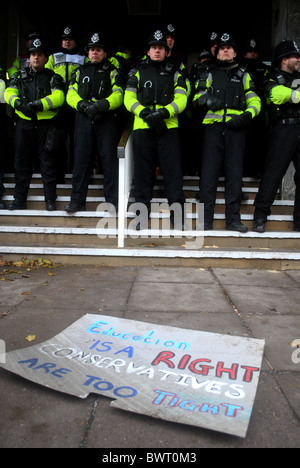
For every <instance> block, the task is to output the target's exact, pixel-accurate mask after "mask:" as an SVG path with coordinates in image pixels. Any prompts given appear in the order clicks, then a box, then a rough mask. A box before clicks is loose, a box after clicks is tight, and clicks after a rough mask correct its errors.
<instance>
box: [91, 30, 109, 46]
mask: <svg viewBox="0 0 300 468" xmlns="http://www.w3.org/2000/svg"><path fill="white" fill-rule="evenodd" d="M91 47H101V48H102V49H104V50H106V44H105V40H104V38H103V36H100V34H99V33H98V32H96V33H94V34H92V35H91V36H90V38H89V41H88V44H87V49H90V48H91Z"/></svg>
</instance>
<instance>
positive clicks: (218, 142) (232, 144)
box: [194, 33, 261, 233]
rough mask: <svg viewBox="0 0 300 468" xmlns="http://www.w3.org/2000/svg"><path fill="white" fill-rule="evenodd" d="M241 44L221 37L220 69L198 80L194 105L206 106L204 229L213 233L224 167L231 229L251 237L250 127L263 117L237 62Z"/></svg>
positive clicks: (202, 192) (202, 186) (202, 188)
mask: <svg viewBox="0 0 300 468" xmlns="http://www.w3.org/2000/svg"><path fill="white" fill-rule="evenodd" d="M236 55H237V53H236V43H235V41H234V38H233V37H232V36H231V35H230V34H227V33H224V34H222V35H220V38H219V41H218V46H217V49H216V58H217V60H216V62H215V67H213V68H211V69H209V70H208V71H207V74H206V76H205V79H204V77H203V76H200V77H199V78H198V81H197V82H196V94H195V96H194V105H195V106H196V108H202V107H203V106H205V108H206V111H207V113H206V115H205V117H204V119H203V125H204V135H203V151H202V169H201V179H200V201H201V203H204V228H205V230H211V229H213V221H214V207H215V201H216V192H217V187H218V179H219V176H220V172H221V169H223V170H224V173H225V204H226V213H225V214H226V229H227V230H233V231H239V232H242V233H246V232H247V231H248V228H247V226H245V225H244V224H242V222H241V216H240V197H241V192H242V177H243V160H244V153H245V138H246V130H245V127H246V125H247V124H248V123H250V122H251V121H252V119H253V118H254V117H255V116H256V115H258V114H259V112H260V109H261V100H260V98H259V97H258V95H257V94H256V92H255V89H254V85H253V82H252V79H251V77H250V75H249V74H248V73H247V72H246V70H245V68H243V67H241V66H239V64H238V63H237V62H236V61H235V58H236Z"/></svg>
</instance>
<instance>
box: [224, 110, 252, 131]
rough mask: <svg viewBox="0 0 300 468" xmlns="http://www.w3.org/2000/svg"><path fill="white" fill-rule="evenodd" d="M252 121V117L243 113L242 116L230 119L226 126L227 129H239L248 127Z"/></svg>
mask: <svg viewBox="0 0 300 468" xmlns="http://www.w3.org/2000/svg"><path fill="white" fill-rule="evenodd" d="M251 120H252V115H251V113H250V112H244V113H243V114H240V115H237V116H236V117H232V118H231V119H230V120H229V121H228V122H227V126H228V127H229V128H234V129H239V128H242V127H244V126H245V125H248V124H249V123H250V122H251Z"/></svg>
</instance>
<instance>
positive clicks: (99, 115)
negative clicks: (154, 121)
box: [65, 33, 123, 213]
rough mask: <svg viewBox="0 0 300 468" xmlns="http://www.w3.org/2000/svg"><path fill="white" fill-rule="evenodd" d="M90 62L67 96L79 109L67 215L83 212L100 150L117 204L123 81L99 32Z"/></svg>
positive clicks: (108, 191) (109, 194) (109, 195)
mask: <svg viewBox="0 0 300 468" xmlns="http://www.w3.org/2000/svg"><path fill="white" fill-rule="evenodd" d="M87 48H88V57H89V59H90V62H89V63H87V64H85V65H83V66H81V67H80V68H78V69H77V70H75V71H74V72H73V75H72V79H71V82H70V86H69V91H68V94H67V102H68V104H69V105H70V106H71V107H73V108H74V109H76V110H77V111H78V112H77V115H76V124H75V140H74V169H73V190H72V194H71V203H69V204H68V205H67V206H66V207H65V210H66V211H67V212H68V213H74V212H76V211H84V210H85V209H86V196H87V192H88V182H89V169H90V165H91V162H92V158H93V157H94V149H95V148H96V149H97V150H98V154H99V156H100V158H101V162H102V167H103V173H104V195H105V199H106V202H107V203H110V204H112V205H114V206H115V207H117V204H118V159H117V144H118V141H117V140H118V132H117V123H116V118H115V114H114V112H113V111H114V110H115V109H117V108H119V107H120V106H121V104H122V102H123V88H122V80H121V79H120V75H119V73H118V71H117V69H116V68H115V67H114V65H112V63H111V62H110V61H109V60H108V59H107V47H106V45H105V42H104V41H103V37H102V36H101V35H100V34H99V33H95V34H93V35H92V36H91V37H90V39H89V42H88V46H87Z"/></svg>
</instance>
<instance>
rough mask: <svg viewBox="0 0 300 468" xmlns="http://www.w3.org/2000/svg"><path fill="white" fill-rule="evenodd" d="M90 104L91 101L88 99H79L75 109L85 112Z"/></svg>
mask: <svg viewBox="0 0 300 468" xmlns="http://www.w3.org/2000/svg"><path fill="white" fill-rule="evenodd" d="M91 105H92V103H91V102H89V101H84V100H83V101H79V103H78V104H77V109H78V110H79V112H83V113H85V111H86V109H87V108H88V107H89V106H91Z"/></svg>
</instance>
